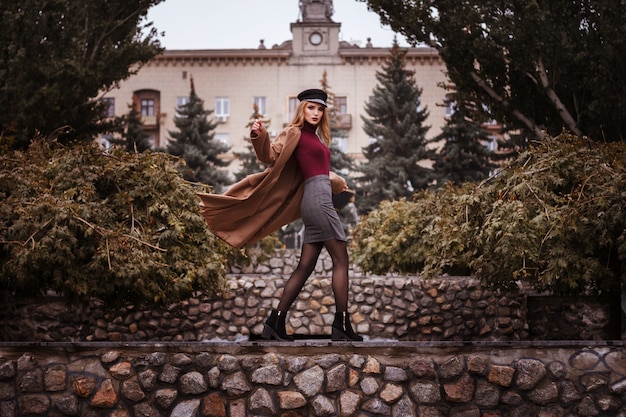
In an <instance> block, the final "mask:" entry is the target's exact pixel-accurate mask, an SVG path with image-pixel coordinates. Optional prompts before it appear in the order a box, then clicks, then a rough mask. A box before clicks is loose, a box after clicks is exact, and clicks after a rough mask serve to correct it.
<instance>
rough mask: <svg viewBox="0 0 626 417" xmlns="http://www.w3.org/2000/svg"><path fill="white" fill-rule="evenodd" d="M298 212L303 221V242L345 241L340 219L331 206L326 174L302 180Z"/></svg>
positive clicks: (331, 198)
mask: <svg viewBox="0 0 626 417" xmlns="http://www.w3.org/2000/svg"><path fill="white" fill-rule="evenodd" d="M300 214H301V217H302V221H303V222H304V238H303V239H302V241H303V242H304V243H314V242H325V241H327V240H332V239H337V240H342V241H344V242H345V241H346V234H345V232H344V231H343V226H342V225H341V220H339V215H338V214H337V211H336V210H335V208H334V207H333V197H332V191H331V188H330V178H329V177H328V175H316V176H314V177H311V178H307V179H306V180H305V181H304V195H303V196H302V203H301V204H300Z"/></svg>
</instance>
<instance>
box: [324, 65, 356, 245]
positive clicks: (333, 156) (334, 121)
mask: <svg viewBox="0 0 626 417" xmlns="http://www.w3.org/2000/svg"><path fill="white" fill-rule="evenodd" d="M320 84H321V85H322V90H324V92H325V93H326V94H327V95H328V98H327V99H326V103H327V104H328V107H327V111H328V114H329V117H330V135H331V137H332V139H333V141H332V143H331V145H330V170H331V171H333V172H336V173H339V175H341V176H342V177H344V179H345V180H346V181H347V182H348V185H349V186H350V187H353V186H354V183H355V181H354V179H353V178H352V176H351V173H352V172H353V171H354V170H355V165H354V161H353V160H352V158H350V156H349V155H347V154H346V153H345V152H344V151H342V150H341V148H340V147H339V145H338V140H341V139H344V138H345V137H347V136H348V132H347V131H346V130H345V129H341V128H339V127H338V126H339V114H338V112H337V108H336V107H335V93H333V91H332V90H331V86H330V84H329V83H328V73H327V72H326V70H324V73H323V74H322V79H321V80H320ZM354 201H355V198H354V196H352V198H351V199H350V202H349V203H348V204H346V205H344V206H343V207H341V208H340V209H339V211H338V214H339V219H340V220H341V224H342V225H343V228H344V230H345V232H346V234H349V233H350V231H351V229H352V228H353V227H354V226H355V225H356V224H357V223H358V220H359V219H358V215H357V214H356V208H355V204H354Z"/></svg>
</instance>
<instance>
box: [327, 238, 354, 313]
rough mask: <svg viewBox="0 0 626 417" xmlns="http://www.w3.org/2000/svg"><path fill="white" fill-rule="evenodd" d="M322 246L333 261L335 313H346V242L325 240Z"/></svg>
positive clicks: (347, 263)
mask: <svg viewBox="0 0 626 417" xmlns="http://www.w3.org/2000/svg"><path fill="white" fill-rule="evenodd" d="M324 246H325V247H326V250H327V251H328V253H329V255H330V258H331V259H332V261H333V293H334V294H335V305H336V308H337V311H348V285H349V283H348V268H349V261H348V249H347V245H346V242H343V241H341V240H335V239H333V240H327V241H326V242H324Z"/></svg>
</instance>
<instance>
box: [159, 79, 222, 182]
mask: <svg viewBox="0 0 626 417" xmlns="http://www.w3.org/2000/svg"><path fill="white" fill-rule="evenodd" d="M177 113H178V114H177V116H176V117H174V124H175V125H176V127H177V128H178V131H170V132H169V134H170V137H171V139H170V141H169V143H168V144H167V152H169V153H171V154H172V155H177V156H180V157H182V158H183V159H184V160H185V162H186V163H187V168H188V169H187V170H185V172H184V173H183V176H184V178H185V179H187V180H189V181H195V182H201V183H204V184H209V185H211V186H213V187H214V188H216V189H217V190H221V188H222V186H224V185H226V184H228V183H229V180H228V174H227V173H226V172H225V171H223V170H220V168H222V167H226V166H228V164H229V162H224V161H223V160H221V159H220V157H219V156H220V154H222V153H224V152H227V151H228V150H229V149H230V148H229V147H228V146H227V145H226V144H224V143H222V142H220V141H217V140H215V139H214V136H215V133H214V132H213V131H214V130H215V128H216V127H217V123H214V122H211V121H209V120H208V118H207V117H208V116H209V115H210V114H211V113H213V111H212V110H205V109H204V101H202V100H201V99H200V98H199V97H198V95H197V94H196V89H195V87H194V83H193V78H192V79H191V91H190V92H189V101H188V102H187V103H186V104H184V105H182V106H180V107H179V108H178V109H177Z"/></svg>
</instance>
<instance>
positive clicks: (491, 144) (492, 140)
mask: <svg viewBox="0 0 626 417" xmlns="http://www.w3.org/2000/svg"><path fill="white" fill-rule="evenodd" d="M483 146H485V147H486V148H487V149H489V150H490V151H491V152H496V151H497V150H498V139H497V138H496V137H495V136H489V140H488V141H483Z"/></svg>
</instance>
